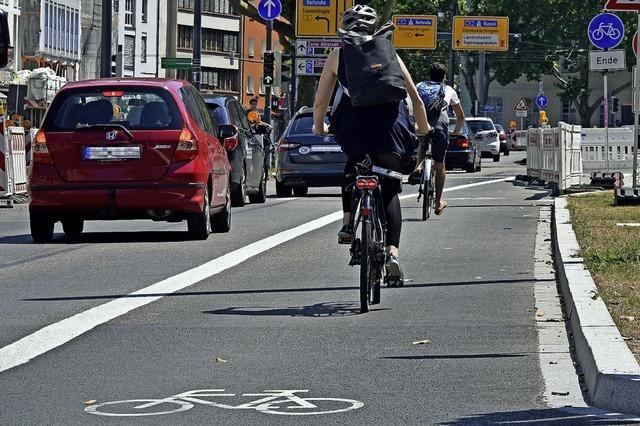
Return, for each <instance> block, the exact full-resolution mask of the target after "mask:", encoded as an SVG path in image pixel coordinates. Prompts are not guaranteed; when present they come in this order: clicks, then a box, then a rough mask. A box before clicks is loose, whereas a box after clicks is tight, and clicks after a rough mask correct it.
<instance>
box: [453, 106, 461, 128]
mask: <svg viewBox="0 0 640 426" xmlns="http://www.w3.org/2000/svg"><path fill="white" fill-rule="evenodd" d="M453 112H454V113H455V115H456V128H455V130H454V131H453V134H454V135H459V134H460V131H461V130H462V126H464V110H463V109H462V106H461V105H460V104H459V103H458V104H456V105H454V106H453Z"/></svg>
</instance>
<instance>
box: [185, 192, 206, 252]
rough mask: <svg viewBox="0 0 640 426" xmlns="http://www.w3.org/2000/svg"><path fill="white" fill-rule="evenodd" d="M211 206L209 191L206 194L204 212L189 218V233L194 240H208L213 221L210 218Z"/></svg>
mask: <svg viewBox="0 0 640 426" xmlns="http://www.w3.org/2000/svg"><path fill="white" fill-rule="evenodd" d="M210 209H211V208H210V206H209V191H208V190H207V191H205V193H204V207H203V208H202V212H200V213H194V214H193V215H191V216H190V217H188V218H187V231H188V232H189V235H190V236H191V238H192V239H194V240H206V239H207V238H209V234H210V233H211V221H210V220H209V216H210V215H211V213H210V212H211V210H210Z"/></svg>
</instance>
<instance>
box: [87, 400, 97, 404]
mask: <svg viewBox="0 0 640 426" xmlns="http://www.w3.org/2000/svg"><path fill="white" fill-rule="evenodd" d="M96 402H97V401H96V400H95V399H89V400H87V401H85V402H84V404H85V405H93V404H95V403H96Z"/></svg>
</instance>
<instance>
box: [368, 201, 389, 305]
mask: <svg viewBox="0 0 640 426" xmlns="http://www.w3.org/2000/svg"><path fill="white" fill-rule="evenodd" d="M378 204H379V203H378ZM378 208H381V206H380V205H378ZM377 211H378V210H376V212H377ZM374 223H375V227H374V235H373V237H374V242H373V248H374V250H375V255H374V256H372V257H373V258H374V259H375V261H374V268H373V269H374V270H373V278H374V281H373V289H372V291H371V299H370V302H371V304H372V305H377V304H378V303H380V286H381V285H382V280H383V279H384V274H383V268H384V262H385V255H384V246H385V243H384V230H383V229H382V223H381V221H380V218H379V217H378V215H377V214H376V217H375V222H374Z"/></svg>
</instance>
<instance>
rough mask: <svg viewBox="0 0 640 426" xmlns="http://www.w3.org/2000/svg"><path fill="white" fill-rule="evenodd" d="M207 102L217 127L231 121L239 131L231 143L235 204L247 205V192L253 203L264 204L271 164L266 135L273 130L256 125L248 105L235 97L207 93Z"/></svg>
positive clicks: (232, 193)
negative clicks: (246, 109) (248, 110)
mask: <svg viewBox="0 0 640 426" xmlns="http://www.w3.org/2000/svg"><path fill="white" fill-rule="evenodd" d="M204 101H205V103H206V104H207V108H208V109H209V113H210V114H211V119H212V120H213V123H214V124H215V125H216V126H221V125H223V124H230V125H233V126H234V127H235V128H236V129H237V131H238V135H237V138H236V140H235V141H230V143H231V145H229V146H227V154H228V156H229V162H230V163H231V205H232V206H233V207H242V206H244V205H245V203H246V200H247V195H248V196H249V201H250V202H252V203H264V202H265V200H266V197H267V180H268V179H269V164H267V159H266V155H265V146H264V140H263V135H264V134H266V133H269V131H268V129H267V128H266V127H265V126H264V125H262V126H261V125H257V126H252V125H251V124H250V123H249V120H247V116H246V114H245V111H244V108H243V107H242V105H240V102H239V101H238V100H237V99H236V98H234V97H233V96H226V95H205V96H204ZM267 148H268V147H267Z"/></svg>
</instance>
